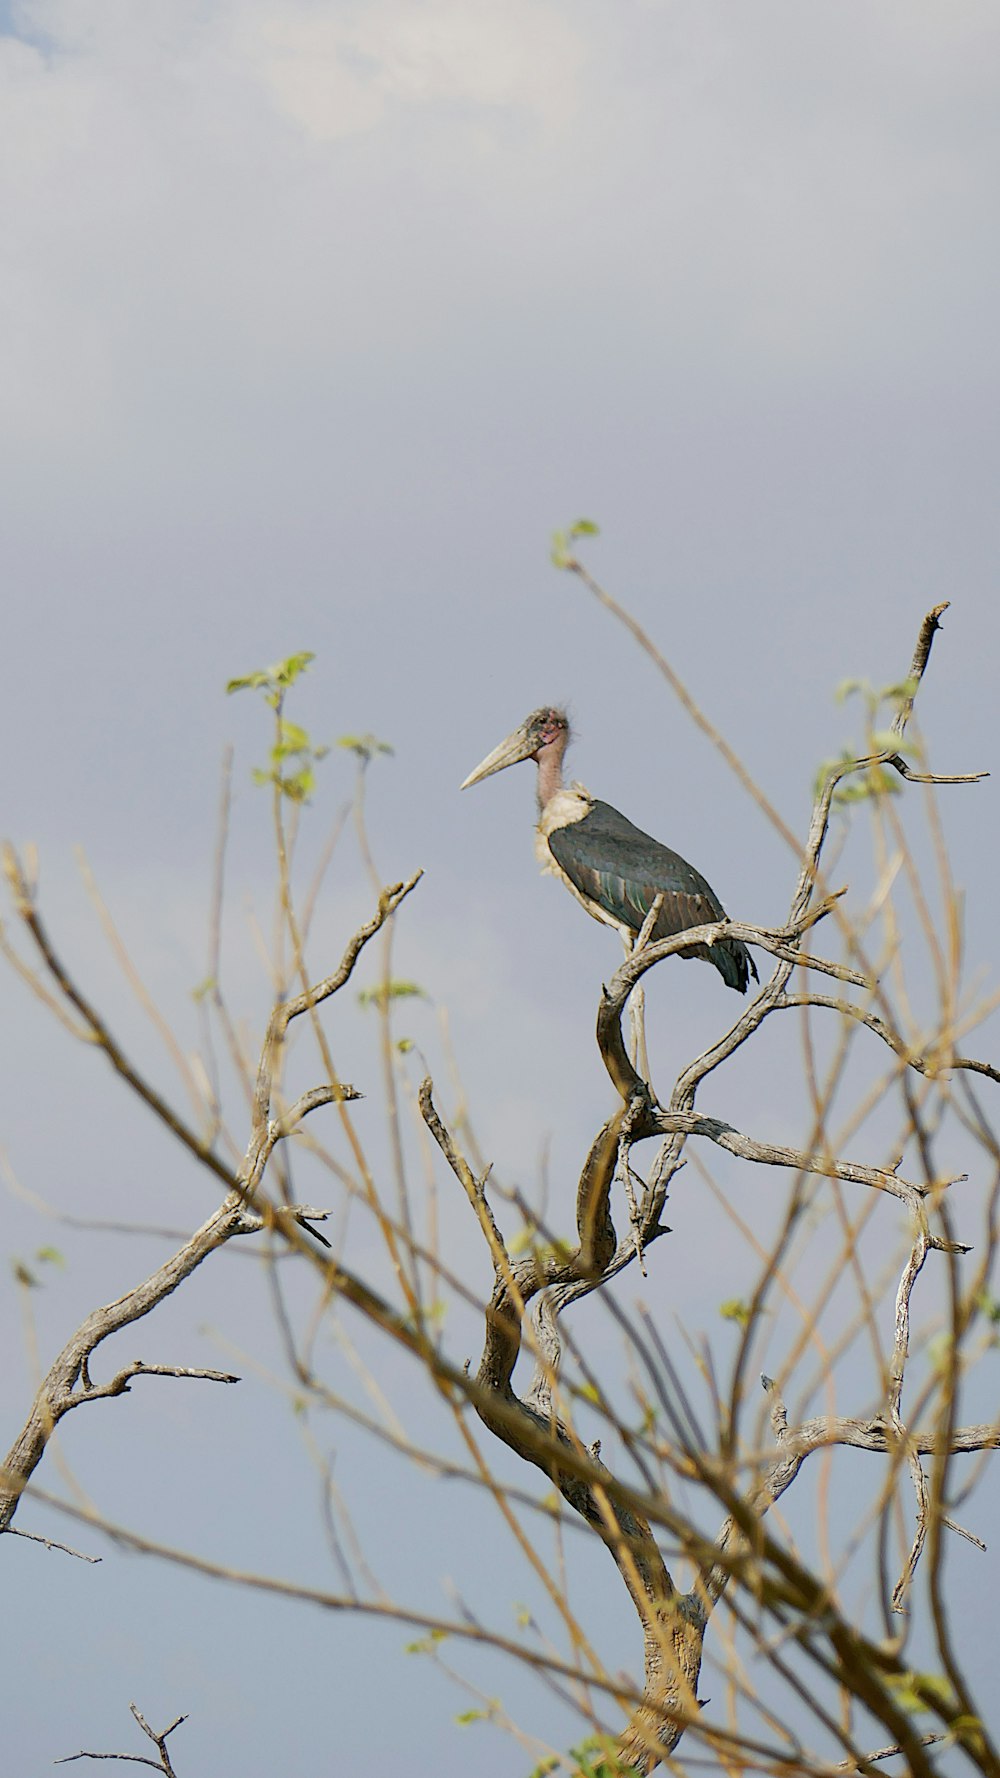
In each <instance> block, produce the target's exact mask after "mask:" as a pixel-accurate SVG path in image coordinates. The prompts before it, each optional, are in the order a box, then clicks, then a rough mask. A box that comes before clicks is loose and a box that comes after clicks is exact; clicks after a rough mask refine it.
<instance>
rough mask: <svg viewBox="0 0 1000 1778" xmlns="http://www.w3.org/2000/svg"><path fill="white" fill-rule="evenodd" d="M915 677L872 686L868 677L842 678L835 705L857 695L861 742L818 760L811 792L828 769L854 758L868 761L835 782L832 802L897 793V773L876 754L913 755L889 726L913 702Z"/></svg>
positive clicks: (835, 769) (838, 767) (820, 784)
mask: <svg viewBox="0 0 1000 1778" xmlns="http://www.w3.org/2000/svg"><path fill="white" fill-rule="evenodd" d="M916 689H917V682H916V680H915V679H902V680H899V681H898V682H897V683H895V684H893V685H882V686H876V685H872V683H871V681H870V680H868V679H842V680H841V682H840V684H839V685H838V686H837V688H836V691H835V692H834V697H835V698H836V700H837V702H838V704H844V703H846V702H847V699H848V698H852V697H859V698H860V699H861V700H862V702H863V704H864V710H865V723H866V733H865V738H864V741H863V742H862V743H859V745H858V746H856V747H842V748H841V750H840V752H839V753H838V754H836V755H835V756H834V757H833V758H832V759H825V760H823V761H822V762H821V764H820V766H819V769H818V771H817V773H816V780H815V784H814V786H813V791H814V795H817V796H818V795H819V792H820V791H821V790H822V788H823V785H824V784H825V783H826V780H827V779H828V778H829V776H830V774H831V772H838V771H842V770H843V768H844V767H845V766H850V765H853V764H854V762H855V761H856V760H861V759H867V760H871V761H872V763H871V764H870V765H867V766H865V768H864V769H863V770H861V771H859V772H858V773H857V774H856V775H854V776H853V777H852V778H850V779H849V780H847V781H845V782H844V783H842V784H838V786H837V788H836V790H835V791H834V793H833V800H834V803H836V804H838V805H839V806H841V807H843V806H844V805H846V804H848V803H859V802H865V801H870V800H871V799H872V798H873V797H880V796H898V795H899V792H900V789H901V785H900V781H899V778H898V776H897V774H896V773H895V772H894V771H893V770H892V768H891V767H888V766H886V765H884V764H882V763H881V760H880V756H882V758H885V759H888V758H889V757H891V755H892V754H901V755H905V754H907V753H909V754H911V755H912V754H913V753H914V752H915V748H913V747H912V746H911V745H910V744H909V743H908V742H906V741H904V740H903V737H902V735H901V734H900V733H899V732H898V731H897V730H895V729H894V728H893V727H892V723H893V721H894V720H895V718H896V717H897V716H898V715H899V713H900V712H901V711H906V709H907V706H908V705H910V704H911V703H912V701H913V697H914V694H915V693H916Z"/></svg>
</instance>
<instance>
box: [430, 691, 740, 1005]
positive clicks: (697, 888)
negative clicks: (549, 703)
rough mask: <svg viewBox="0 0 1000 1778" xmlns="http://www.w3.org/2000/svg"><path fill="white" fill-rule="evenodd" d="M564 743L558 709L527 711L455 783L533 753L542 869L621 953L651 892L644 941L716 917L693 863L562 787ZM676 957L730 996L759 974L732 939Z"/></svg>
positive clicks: (584, 793) (714, 900)
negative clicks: (706, 970)
mask: <svg viewBox="0 0 1000 1778" xmlns="http://www.w3.org/2000/svg"><path fill="white" fill-rule="evenodd" d="M569 740H570V728H569V721H568V719H567V716H566V712H565V711H564V710H554V709H551V708H548V707H546V708H544V709H542V710H533V711H532V713H531V715H530V716H527V717H525V719H524V721H523V722H522V723H521V726H520V728H516V729H515V730H514V733H513V734H512V735H508V736H507V739H506V741H501V743H500V745H499V747H494V749H493V752H492V753H488V754H487V755H486V758H485V759H484V760H483V762H482V764H481V765H478V766H477V767H476V769H475V771H474V772H470V773H469V776H468V777H467V778H466V780H465V783H464V784H463V785H462V789H463V790H467V789H468V788H469V786H470V784H478V783H480V781H481V780H482V779H483V778H489V777H490V776H491V775H492V774H493V773H494V772H502V771H503V769H504V767H505V766H512V765H516V764H517V763H518V761H519V760H522V759H533V760H534V761H535V764H536V765H537V767H538V826H537V828H536V830H535V851H536V853H537V856H538V861H539V863H540V864H541V866H542V869H543V870H544V871H548V872H550V873H551V875H552V876H556V877H558V878H559V880H560V881H561V882H563V883H565V885H566V887H567V889H568V890H569V892H570V894H571V895H574V896H575V897H576V899H577V901H578V902H579V903H580V905H581V906H582V907H585V908H586V910H587V912H588V914H591V915H592V916H593V918H594V919H595V920H601V921H602V922H603V924H604V925H605V926H613V927H614V928H615V930H616V931H617V932H619V933H620V934H621V936H622V938H623V939H624V941H625V948H626V950H631V948H632V945H633V943H634V941H635V939H636V936H637V935H638V933H639V931H640V930H641V928H642V923H643V921H644V920H645V918H646V915H647V914H648V913H649V911H650V909H651V907H652V905H653V902H654V901H655V899H656V897H657V896H658V895H662V896H663V905H662V907H661V909H660V912H659V914H658V915H657V919H656V924H655V926H654V927H653V931H652V938H654V939H657V938H671V937H673V936H674V934H675V933H679V932H686V931H687V930H688V928H689V927H692V926H707V925H708V924H709V923H710V922H711V921H713V920H724V919H725V918H726V913H725V909H724V908H723V906H722V903H721V901H720V900H719V898H718V896H717V895H716V894H715V893H714V891H713V890H712V889H711V888H710V887H709V885H708V884H707V883H706V881H705V879H704V877H703V876H702V875H701V873H700V872H699V871H696V870H695V869H694V867H693V865H690V864H688V863H686V861H685V860H684V859H683V858H681V857H680V856H679V854H678V853H677V852H672V851H671V850H670V847H669V846H661V845H660V843H659V841H658V840H653V839H650V837H649V834H647V833H643V832H642V829H641V828H638V827H633V825H632V823H631V821H627V820H626V819H625V816H624V815H619V813H618V810H617V809H613V808H612V807H611V805H610V803H602V802H598V801H597V799H596V797H592V796H591V795H590V792H589V791H588V790H585V789H584V787H583V785H582V784H571V785H570V787H569V789H568V790H567V789H566V788H565V787H564V785H563V775H562V762H563V754H564V753H565V751H566V748H567V747H568V745H569ZM678 955H679V956H681V957H702V958H704V960H705V962H706V963H714V964H715V967H716V969H717V970H718V971H719V974H720V975H721V977H722V979H723V981H724V982H725V983H726V986H727V987H729V988H735V989H736V992H737V993H738V994H745V993H746V991H747V986H748V983H749V979H750V977H751V975H752V976H753V977H754V979H755V980H759V979H760V978H759V977H758V975H757V970H756V967H755V964H754V960H753V958H752V957H751V955H750V952H749V951H748V950H747V947H746V945H745V944H744V943H743V942H742V940H741V939H738V938H722V939H718V940H717V941H716V943H715V944H712V945H690V946H688V947H687V948H686V949H685V950H683V951H680V952H679V953H678Z"/></svg>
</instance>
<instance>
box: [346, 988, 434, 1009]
mask: <svg viewBox="0 0 1000 1778" xmlns="http://www.w3.org/2000/svg"><path fill="white" fill-rule="evenodd" d="M426 999H427V994H426V993H425V991H424V989H423V988H422V987H421V986H420V984H419V983H418V982H396V981H393V982H379V984H378V986H377V987H375V988H362V989H361V992H360V993H359V995H358V1005H359V1006H377V1007H379V1008H380V1009H381V1008H382V1007H384V1006H388V1004H389V1002H390V1000H426Z"/></svg>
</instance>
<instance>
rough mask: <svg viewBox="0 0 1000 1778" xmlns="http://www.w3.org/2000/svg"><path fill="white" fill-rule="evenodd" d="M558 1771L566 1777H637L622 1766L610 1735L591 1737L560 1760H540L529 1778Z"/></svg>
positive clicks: (548, 1776)
mask: <svg viewBox="0 0 1000 1778" xmlns="http://www.w3.org/2000/svg"><path fill="white" fill-rule="evenodd" d="M557 1772H565V1773H566V1774H567V1775H568V1778H638V1768H637V1767H636V1766H633V1765H627V1764H626V1763H625V1761H624V1760H623V1759H622V1758H621V1756H620V1754H619V1753H618V1751H617V1744H616V1742H615V1741H614V1739H613V1738H612V1736H610V1735H591V1736H589V1737H588V1739H587V1740H586V1741H581V1743H580V1745H579V1747H571V1748H570V1750H569V1753H568V1754H567V1755H565V1756H564V1757H563V1758H562V1759H559V1758H557V1757H556V1756H553V1757H552V1758H551V1759H543V1760H542V1762H541V1764H540V1765H537V1766H536V1767H535V1769H534V1771H533V1772H532V1773H531V1778H551V1775H554V1774H555V1773H557Z"/></svg>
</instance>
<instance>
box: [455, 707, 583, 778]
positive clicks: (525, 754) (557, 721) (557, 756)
mask: <svg viewBox="0 0 1000 1778" xmlns="http://www.w3.org/2000/svg"><path fill="white" fill-rule="evenodd" d="M568 743H569V718H568V717H567V715H566V712H565V710H556V709H553V708H552V706H551V705H548V704H546V705H545V706H544V707H543V708H542V709H541V710H532V712H531V715H530V716H526V717H525V719H524V721H523V722H522V723H521V725H520V727H519V728H516V729H515V730H514V733H513V734H512V735H508V736H507V739H506V741H501V743H500V745H499V747H494V749H493V752H492V753H488V754H487V755H486V758H485V759H484V760H483V761H482V763H481V764H480V765H478V766H477V767H476V769H475V771H474V772H470V773H469V776H468V777H467V778H466V780H465V783H464V784H463V785H462V789H463V790H468V788H469V786H470V784H479V783H481V781H482V780H483V778H489V777H492V775H493V773H494V772H502V771H503V769H504V766H516V765H517V764H518V763H519V762H520V761H521V760H522V759H533V760H535V761H536V762H537V764H538V765H539V766H540V767H542V766H545V765H549V764H552V765H554V767H555V769H556V772H558V769H559V766H560V765H561V763H562V756H563V754H564V753H565V751H566V747H567V745H568Z"/></svg>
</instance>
